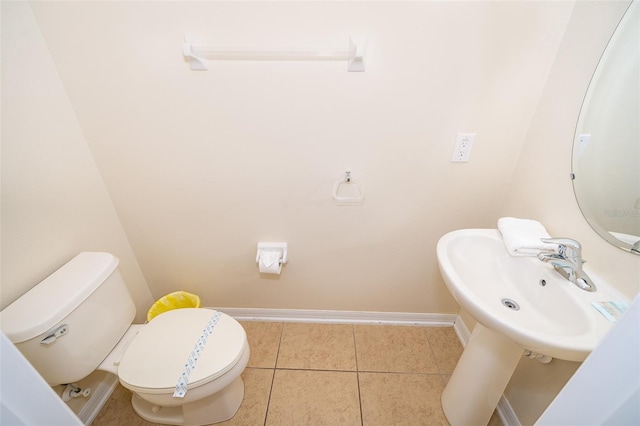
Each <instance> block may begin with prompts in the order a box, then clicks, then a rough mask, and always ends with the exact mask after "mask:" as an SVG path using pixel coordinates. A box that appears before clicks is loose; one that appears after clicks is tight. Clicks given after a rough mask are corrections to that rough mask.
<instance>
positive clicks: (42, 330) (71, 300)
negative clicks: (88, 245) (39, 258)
mask: <svg viewBox="0 0 640 426" xmlns="http://www.w3.org/2000/svg"><path fill="white" fill-rule="evenodd" d="M135 314H136V308H135V305H134V303H133V300H132V299H131V296H130V295H129V291H128V290H127V287H126V285H125V283H124V281H123V279H122V276H121V275H120V272H119V271H118V259H117V258H116V257H115V256H113V255H112V254H110V253H101V252H84V253H80V254H79V255H77V256H76V257H74V258H73V259H71V260H70V261H69V262H68V263H66V264H65V265H64V266H62V267H61V268H60V269H58V270H57V271H55V272H54V273H53V274H51V275H50V276H49V277H47V278H46V279H45V280H43V281H42V282H40V283H39V284H38V285H36V286H35V287H33V288H32V289H31V290H29V291H28V292H27V293H25V294H24V295H23V296H22V297H20V298H19V299H18V300H16V301H15V302H13V303H12V304H11V305H9V306H7V307H6V308H5V309H4V310H2V312H0V328H1V329H2V332H3V333H4V334H5V335H6V336H7V337H8V338H9V339H10V340H11V341H12V342H13V343H14V344H15V345H16V347H17V348H18V349H19V350H20V352H22V354H23V355H24V356H25V357H26V358H27V359H28V360H29V362H31V364H32V365H33V366H34V368H35V369H36V370H38V372H39V373H40V374H41V375H42V377H44V379H45V380H46V381H47V383H49V384H50V385H52V386H54V385H59V384H63V383H72V382H75V381H78V380H80V379H82V378H84V377H86V376H88V375H89V374H90V373H91V372H93V371H94V370H95V369H96V367H97V366H98V365H100V363H101V362H102V360H103V359H104V358H105V357H106V356H107V355H108V354H109V352H110V351H111V350H112V349H113V347H114V346H115V345H116V343H118V340H120V338H121V337H122V336H123V335H124V333H125V332H126V331H127V329H128V328H129V326H130V325H131V322H132V321H133V318H134V317H135Z"/></svg>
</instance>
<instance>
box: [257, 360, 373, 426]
mask: <svg viewBox="0 0 640 426" xmlns="http://www.w3.org/2000/svg"><path fill="white" fill-rule="evenodd" d="M265 424H266V425H267V426H302V425H313V426H320V425H329V426H334V425H340V426H351V425H354V426H355V425H361V421H360V404H359V399H358V378H357V373H355V372H345V371H309V370H276V373H275V376H274V379H273V389H272V391H271V400H270V402H269V410H268V411H267V421H266V423H265Z"/></svg>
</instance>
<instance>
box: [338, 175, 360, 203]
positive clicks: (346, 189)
mask: <svg viewBox="0 0 640 426" xmlns="http://www.w3.org/2000/svg"><path fill="white" fill-rule="evenodd" d="M332 195H333V202H334V203H335V204H336V205H338V206H360V205H362V204H363V203H364V198H365V197H364V189H363V188H362V185H361V184H360V181H359V180H357V179H354V178H352V177H351V171H349V170H347V171H345V173H344V177H342V176H341V177H339V178H338V179H337V180H336V183H335V185H333V194H332Z"/></svg>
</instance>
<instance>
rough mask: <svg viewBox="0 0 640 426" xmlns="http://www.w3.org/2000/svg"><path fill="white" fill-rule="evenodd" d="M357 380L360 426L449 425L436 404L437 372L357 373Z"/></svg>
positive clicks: (438, 380)
mask: <svg viewBox="0 0 640 426" xmlns="http://www.w3.org/2000/svg"><path fill="white" fill-rule="evenodd" d="M359 381H360V398H361V400H362V420H363V424H364V425H367V426H387V425H395V426H401V425H407V426H415V425H421V426H427V425H448V424H449V423H448V422H447V419H446V417H445V416H444V413H443V412H442V407H441V405H440V395H441V393H442V388H443V387H442V381H441V379H440V376H439V375H435V374H434V375H431V374H398V373H359Z"/></svg>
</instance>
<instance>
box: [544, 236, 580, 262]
mask: <svg viewBox="0 0 640 426" xmlns="http://www.w3.org/2000/svg"><path fill="white" fill-rule="evenodd" d="M540 241H542V242H543V243H550V244H558V253H560V255H561V256H563V257H569V258H574V259H580V261H581V262H584V261H583V260H582V259H581V256H582V245H581V244H580V243H579V242H578V241H576V240H574V239H572V238H565V237H558V238H540ZM567 249H569V252H568V253H567Z"/></svg>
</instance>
